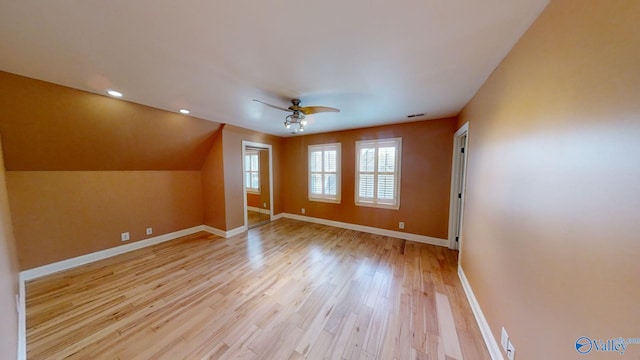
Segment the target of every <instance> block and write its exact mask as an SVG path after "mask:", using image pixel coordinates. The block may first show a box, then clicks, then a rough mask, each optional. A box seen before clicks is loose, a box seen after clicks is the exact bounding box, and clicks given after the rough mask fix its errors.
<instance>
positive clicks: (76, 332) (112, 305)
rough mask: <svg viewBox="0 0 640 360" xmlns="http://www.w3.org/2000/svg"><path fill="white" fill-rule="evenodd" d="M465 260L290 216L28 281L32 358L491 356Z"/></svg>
mask: <svg viewBox="0 0 640 360" xmlns="http://www.w3.org/2000/svg"><path fill="white" fill-rule="evenodd" d="M456 264H457V253H456V252H454V251H451V250H449V249H446V248H441V247H436V246H431V245H425V244H420V243H415V242H411V241H405V240H400V239H394V238H390V237H386V236H381V235H372V234H367V233H362V232H357V231H353V230H346V229H339V228H333V227H329V226H324V225H319V224H308V223H303V222H299V221H295V220H289V219H281V220H278V221H275V222H272V223H269V224H266V225H262V226H260V227H256V228H254V229H251V230H249V231H248V232H246V233H243V234H239V235H237V236H234V237H231V238H228V239H222V238H219V237H217V236H214V235H211V234H207V233H197V234H193V235H189V236H186V237H183V238H180V239H176V240H173V241H169V242H165V243H162V244H158V245H155V246H152V247H148V248H144V249H140V250H136V251H133V252H130V253H126V254H122V255H119V256H116V257H113V258H109V259H105V260H101V261H99V262H95V263H92V264H88V265H84V266H81V267H78V268H75V269H72V270H69V271H66V272H62V273H58V274H54V275H51V276H48V277H45V278H40V279H37V280H33V281H30V282H28V283H27V284H26V290H27V299H26V302H27V351H28V357H29V359H51V358H55V359H127V360H129V359H151V358H153V359H207V358H211V359H303V358H306V359H323V358H328V359H340V358H342V359H393V358H397V359H410V358H414V359H446V358H456V359H462V357H463V355H464V358H466V359H481V360H485V359H489V355H488V352H487V350H486V348H485V346H484V343H483V342H482V336H481V335H480V332H479V330H478V327H477V325H476V323H475V319H474V318H473V315H472V313H471V310H470V307H469V305H468V303H467V302H466V298H465V295H464V291H463V289H462V286H461V285H460V282H459V280H458V278H457V273H456V271H457V265H456ZM451 334H455V336H451Z"/></svg>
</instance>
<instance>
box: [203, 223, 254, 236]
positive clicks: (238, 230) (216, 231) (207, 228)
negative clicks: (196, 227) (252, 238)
mask: <svg viewBox="0 0 640 360" xmlns="http://www.w3.org/2000/svg"><path fill="white" fill-rule="evenodd" d="M203 230H204V231H206V232H208V233H211V234H213V235H218V236H220V237H223V238H225V239H226V238H230V237H232V236H235V235H238V234H241V233H243V232H245V231H247V227H246V226H245V225H243V226H238V227H237V228H235V229H231V230H229V231H224V230H220V229H216V228H214V227H211V226H208V225H203Z"/></svg>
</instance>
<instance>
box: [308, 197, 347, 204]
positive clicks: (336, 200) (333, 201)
mask: <svg viewBox="0 0 640 360" xmlns="http://www.w3.org/2000/svg"><path fill="white" fill-rule="evenodd" d="M308 199H309V201H315V202H323V203H329V204H340V199H335V200H334V199H320V198H312V197H310V198H308Z"/></svg>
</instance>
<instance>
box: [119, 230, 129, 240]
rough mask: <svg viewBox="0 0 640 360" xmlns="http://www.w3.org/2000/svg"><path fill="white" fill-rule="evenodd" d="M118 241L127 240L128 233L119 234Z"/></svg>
mask: <svg viewBox="0 0 640 360" xmlns="http://www.w3.org/2000/svg"><path fill="white" fill-rule="evenodd" d="M120 240H122V241H127V240H129V232H123V233H122V234H120Z"/></svg>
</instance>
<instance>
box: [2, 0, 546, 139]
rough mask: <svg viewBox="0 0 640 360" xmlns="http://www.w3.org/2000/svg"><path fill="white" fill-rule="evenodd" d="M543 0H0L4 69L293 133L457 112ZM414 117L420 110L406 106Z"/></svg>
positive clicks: (260, 128)
mask: <svg viewBox="0 0 640 360" xmlns="http://www.w3.org/2000/svg"><path fill="white" fill-rule="evenodd" d="M547 3H548V0H484V1H474V0H396V1H382V0H349V1H344V0H342V1H341V0H323V1H309V0H273V1H248V0H232V1H196V0H182V1H172V0H160V1H158V0H136V1H131V0H110V1H99V0H75V1H72V0H48V1H42V0H0V70H4V71H8V72H11V73H16V74H20V75H25V76H28V77H32V78H36V79H41V80H45V81H49V82H53V83H57V84H62V85H66V86H70V87H73V88H77V89H81V90H86V91H90V92H95V93H98V94H105V90H106V89H107V88H113V89H117V90H119V91H121V92H122V93H124V99H125V100H128V101H132V102H136V103H140V104H145V105H149V106H153V107H156V108H160V109H165V110H169V111H177V110H178V109H180V108H187V109H189V110H191V114H192V115H193V116H196V117H200V118H204V119H209V120H213V121H217V122H221V123H230V124H233V125H237V126H241V127H245V128H249V129H254V130H258V131H262V132H266V133H270V134H274V135H280V136H287V135H289V134H288V132H287V131H285V128H284V126H283V124H282V122H283V120H284V117H285V115H287V113H285V112H282V111H279V110H276V109H272V108H269V107H267V106H264V105H261V104H259V103H257V102H253V101H251V100H252V99H260V100H263V101H266V102H270V103H272V104H275V105H280V106H284V107H287V106H289V105H290V102H289V99H291V98H292V97H298V98H300V99H301V100H302V104H301V105H303V106H309V105H322V106H331V107H337V108H340V109H341V110H342V111H341V112H340V113H323V114H316V115H314V116H313V118H312V119H311V121H310V124H309V125H308V127H307V132H308V133H310V132H326V131H333V130H339V129H350V128H358V127H365V126H372V125H380V124H390V123H397V122H403V121H409V119H407V117H406V116H407V115H409V114H415V113H426V116H424V117H422V118H420V119H425V118H429V119H431V118H440V117H446V116H452V115H456V114H457V113H458V112H459V111H460V110H461V109H462V107H463V106H464V105H465V104H466V103H467V102H468V101H469V100H470V99H471V97H472V96H473V95H474V94H475V92H476V91H477V90H478V88H479V87H480V86H481V85H482V83H483V82H484V81H485V80H486V78H487V77H488V76H489V75H490V74H491V72H492V71H493V69H494V68H495V67H496V66H497V65H498V64H499V62H500V61H501V60H502V59H503V58H504V56H505V55H506V54H507V53H508V51H509V50H510V49H511V48H512V47H513V45H514V44H515V43H516V41H517V40H518V39H519V38H520V36H521V35H522V34H523V33H524V32H525V30H526V29H527V28H528V27H529V26H530V24H531V23H532V22H533V21H534V19H535V18H536V17H537V16H538V14H539V13H540V12H541V11H542V9H543V8H544V7H545V6H546V4H547ZM412 120H416V119H415V118H414V119H412Z"/></svg>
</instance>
